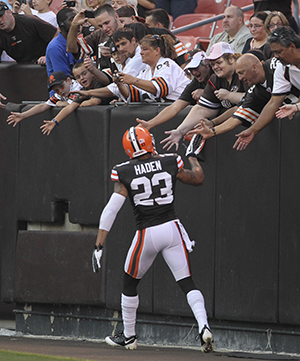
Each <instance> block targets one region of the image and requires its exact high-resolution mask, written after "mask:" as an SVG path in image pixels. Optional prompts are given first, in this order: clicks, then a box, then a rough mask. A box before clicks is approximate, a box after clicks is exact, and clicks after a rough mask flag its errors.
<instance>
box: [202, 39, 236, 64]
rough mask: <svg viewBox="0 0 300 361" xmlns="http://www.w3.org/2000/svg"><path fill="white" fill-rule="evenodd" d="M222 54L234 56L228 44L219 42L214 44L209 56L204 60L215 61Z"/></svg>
mask: <svg viewBox="0 0 300 361" xmlns="http://www.w3.org/2000/svg"><path fill="white" fill-rule="evenodd" d="M224 54H234V50H233V49H232V47H231V45H230V44H228V43H225V42H223V41H221V42H220V43H216V44H214V45H213V46H212V47H211V48H210V53H209V56H207V57H206V59H208V60H216V59H218V58H220V57H221V56H222V55H224Z"/></svg>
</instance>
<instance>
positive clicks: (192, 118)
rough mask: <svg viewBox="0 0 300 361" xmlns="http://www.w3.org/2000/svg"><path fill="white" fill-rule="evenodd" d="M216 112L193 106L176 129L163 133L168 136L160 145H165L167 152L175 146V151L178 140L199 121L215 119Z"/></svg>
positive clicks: (215, 110)
mask: <svg viewBox="0 0 300 361" xmlns="http://www.w3.org/2000/svg"><path fill="white" fill-rule="evenodd" d="M218 111H219V110H218V109H210V108H205V107H203V106H201V105H195V106H193V108H192V110H191V111H190V112H189V114H188V115H187V117H186V118H185V119H184V121H183V122H182V123H181V124H180V125H179V126H178V127H177V129H173V130H168V131H166V132H165V133H166V134H169V136H168V137H167V138H165V139H163V140H162V141H161V143H165V145H164V146H163V148H164V149H165V148H167V150H169V149H171V148H172V146H173V145H175V147H176V150H177V149H178V144H179V141H180V139H181V138H182V137H183V136H184V135H185V134H186V133H187V132H188V131H189V130H191V129H193V128H194V126H195V125H196V124H198V123H199V122H200V120H201V119H206V118H213V117H215V116H216V115H217V114H218Z"/></svg>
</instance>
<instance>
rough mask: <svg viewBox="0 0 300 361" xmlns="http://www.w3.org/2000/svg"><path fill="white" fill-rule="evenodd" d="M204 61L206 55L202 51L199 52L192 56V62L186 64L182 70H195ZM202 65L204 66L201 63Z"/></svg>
mask: <svg viewBox="0 0 300 361" xmlns="http://www.w3.org/2000/svg"><path fill="white" fill-rule="evenodd" d="M205 60H206V54H205V52H204V51H199V52H198V53H196V54H194V55H193V58H192V60H191V61H190V62H189V63H188V65H187V66H186V67H185V68H184V70H188V69H195V68H198V66H199V65H200V64H201V62H204V61H205ZM202 65H205V64H204V63H202Z"/></svg>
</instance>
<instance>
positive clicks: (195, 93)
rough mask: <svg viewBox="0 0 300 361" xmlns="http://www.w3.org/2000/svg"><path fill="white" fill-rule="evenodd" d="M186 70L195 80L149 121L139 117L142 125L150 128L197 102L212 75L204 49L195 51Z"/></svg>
mask: <svg viewBox="0 0 300 361" xmlns="http://www.w3.org/2000/svg"><path fill="white" fill-rule="evenodd" d="M184 70H185V71H186V72H188V73H189V74H191V75H192V77H193V80H192V81H191V82H190V83H189V84H188V85H187V86H186V87H185V89H184V91H183V92H182V94H181V95H180V97H179V98H178V99H177V100H176V101H175V102H174V103H173V104H172V105H170V106H168V107H166V108H164V109H163V110H162V111H161V112H160V113H159V114H158V115H157V116H156V117H154V118H152V119H150V120H149V121H145V120H141V119H139V118H137V119H136V120H137V122H138V123H139V124H140V125H141V126H143V127H144V128H146V129H147V130H150V129H152V128H153V127H155V126H157V125H159V124H163V123H165V122H167V121H168V120H170V119H172V118H173V117H175V116H176V115H177V114H178V113H179V112H180V111H181V110H182V109H184V108H185V107H187V106H188V105H195V104H196V102H197V101H198V100H199V98H200V96H201V95H202V93H203V90H204V88H205V86H206V83H207V81H208V79H209V77H210V75H211V70H210V66H209V64H208V62H206V55H205V53H204V51H200V52H197V53H195V54H194V55H193V57H192V60H191V61H190V62H189V63H188V65H187V66H186V67H185V68H184Z"/></svg>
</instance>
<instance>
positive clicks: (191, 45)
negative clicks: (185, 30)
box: [176, 34, 198, 50]
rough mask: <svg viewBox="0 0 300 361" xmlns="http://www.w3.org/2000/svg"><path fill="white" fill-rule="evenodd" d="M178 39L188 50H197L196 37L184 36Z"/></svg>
mask: <svg viewBox="0 0 300 361" xmlns="http://www.w3.org/2000/svg"><path fill="white" fill-rule="evenodd" d="M176 37H177V38H178V39H179V40H180V41H181V42H182V44H183V45H184V46H185V47H186V49H187V50H193V49H195V46H196V45H197V43H198V39H197V38H196V37H195V36H184V35H180V34H178V35H176Z"/></svg>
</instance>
